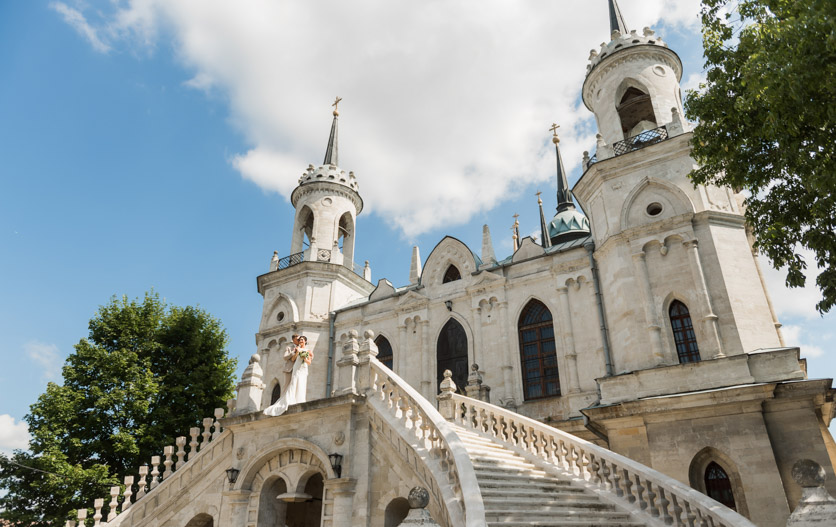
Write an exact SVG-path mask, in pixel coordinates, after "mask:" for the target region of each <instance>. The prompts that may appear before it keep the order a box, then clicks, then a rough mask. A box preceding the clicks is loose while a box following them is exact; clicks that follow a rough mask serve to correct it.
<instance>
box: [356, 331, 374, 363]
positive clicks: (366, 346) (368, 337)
mask: <svg viewBox="0 0 836 527" xmlns="http://www.w3.org/2000/svg"><path fill="white" fill-rule="evenodd" d="M377 353H378V349H377V344H375V343H374V331H372V330H370V329H367V330H366V331H364V332H363V342H362V343H361V344H360V349H359V350H358V351H357V357H358V358H359V359H360V362H361V363H362V362H368V360H369V359H368V357H369V356H371V357H377ZM364 359H365V360H364Z"/></svg>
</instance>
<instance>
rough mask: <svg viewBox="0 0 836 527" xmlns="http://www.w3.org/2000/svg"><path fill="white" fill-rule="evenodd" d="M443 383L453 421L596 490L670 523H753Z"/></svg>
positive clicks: (711, 526) (443, 404) (445, 411)
mask: <svg viewBox="0 0 836 527" xmlns="http://www.w3.org/2000/svg"><path fill="white" fill-rule="evenodd" d="M455 389H456V388H455V385H452V382H451V383H449V384H448V385H445V382H442V390H441V391H442V393H441V395H439V411H440V413H441V414H442V415H443V416H444V417H445V418H446V419H448V420H450V421H452V422H454V423H456V424H458V425H460V426H462V427H464V428H466V429H469V430H473V431H475V432H477V433H479V434H481V435H483V436H486V437H489V438H491V439H492V440H494V441H497V442H499V443H501V444H503V445H505V446H506V447H508V448H509V449H511V450H514V451H516V452H518V453H520V454H521V455H523V456H525V457H527V458H529V459H532V460H533V461H535V462H537V461H539V464H540V465H542V466H543V467H544V469H545V470H547V471H548V469H549V467H553V468H554V469H556V470H554V472H556V473H563V474H565V473H567V472H568V473H569V474H573V475H574V477H576V478H578V479H579V480H581V481H582V482H584V484H586V485H587V486H588V487H589V488H590V489H591V490H593V491H596V492H598V493H601V494H604V495H607V496H609V497H610V498H614V499H615V500H619V501H620V502H621V503H622V505H625V506H627V507H628V508H635V509H636V510H637V512H639V513H640V514H641V515H642V516H645V515H646V516H650V518H651V519H652V520H656V521H660V522H661V523H663V524H665V525H676V526H686V525H687V526H689V527H694V526H699V527H732V526H736V527H754V524H753V523H752V522H750V521H749V520H747V519H746V518H744V517H743V516H741V515H740V514H738V513H736V512H734V511H732V510H731V509H728V508H726V507H724V506H723V505H720V504H719V503H718V502H716V501H714V500H713V499H711V498H709V497H708V496H706V495H705V494H702V493H701V492H698V491H696V490H694V489H692V488H691V487H689V486H687V485H685V484H683V483H681V482H679V481H677V480H675V479H673V478H670V477H668V476H665V475H664V474H662V473H660V472H657V471H655V470H653V469H651V468H649V467H646V466H644V465H642V464H640V463H637V462H635V461H633V460H631V459H628V458H626V457H624V456H621V455H619V454H616V453H615V452H612V451H610V450H607V449H605V448H603V447H600V446H597V445H595V444H593V443H590V442H588V441H585V440H583V439H580V438H579V437H575V436H573V435H570V434H567V433H566V432H563V431H561V430H558V429H556V428H552V427H550V426H547V425H545V424H543V423H540V422H539V421H535V420H533V419H529V418H527V417H524V416H522V415H519V414H516V413H514V412H511V411H508V410H506V409H504V408H500V407H499V406H495V405H492V404H490V403H487V402H484V401H477V400H475V399H471V398H469V397H465V396H462V395H458V394H456V393H454V392H455Z"/></svg>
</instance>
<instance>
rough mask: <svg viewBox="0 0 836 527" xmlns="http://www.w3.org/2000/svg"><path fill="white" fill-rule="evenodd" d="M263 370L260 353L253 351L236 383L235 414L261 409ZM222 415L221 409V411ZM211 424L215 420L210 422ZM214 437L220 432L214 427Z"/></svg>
mask: <svg viewBox="0 0 836 527" xmlns="http://www.w3.org/2000/svg"><path fill="white" fill-rule="evenodd" d="M263 377H264V370H262V369H261V355H259V354H258V353H254V354H253V355H252V356H251V357H250V363H249V364H248V365H247V368H246V369H245V370H244V373H243V374H242V375H241V382H240V383H238V399H237V400H236V403H235V413H236V414H239V415H240V414H248V413H252V412H257V411H259V410H260V409H261V395H262V393H263V392H264V383H263V382H262V378H263ZM221 417H223V410H222V411H221ZM212 424H213V425H214V424H215V422H213V423H212ZM215 428H216V430H215V434H214V435H213V436H212V438H213V439H214V438H215V437H218V435H219V434H220V433H219V432H218V431H217V428H218V427H217V426H216V427H215Z"/></svg>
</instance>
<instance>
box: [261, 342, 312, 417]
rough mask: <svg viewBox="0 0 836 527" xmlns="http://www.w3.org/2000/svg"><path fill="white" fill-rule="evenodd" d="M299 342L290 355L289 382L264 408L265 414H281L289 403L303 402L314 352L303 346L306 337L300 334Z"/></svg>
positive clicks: (305, 343)
mask: <svg viewBox="0 0 836 527" xmlns="http://www.w3.org/2000/svg"><path fill="white" fill-rule="evenodd" d="M299 344H300V345H299V346H297V348H296V350H295V351H294V352H293V355H292V357H291V359H292V360H293V372H292V373H291V374H290V384H288V385H287V390H285V392H284V395H282V396H281V398H280V399H279V400H278V401H276V402H275V403H274V404H273V405H272V406H268V407H267V408H265V409H264V413H265V414H266V415H272V416H276V415H282V414H283V413H285V412H286V411H287V407H288V406H290V405H291V404H298V403H304V402H305V390H306V389H307V387H308V366H309V365H310V363H311V361H312V360H313V356H314V354H313V351H311V350H309V349H306V348H305V346H306V345H307V344H308V339H307V337H305V336H302V335H300V336H299Z"/></svg>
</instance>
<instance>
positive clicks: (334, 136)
mask: <svg viewBox="0 0 836 527" xmlns="http://www.w3.org/2000/svg"><path fill="white" fill-rule="evenodd" d="M341 100H342V98H341V97H339V96H337V98H336V99H334V103H333V104H332V105H331V106H333V107H334V112H333V113H334V120H333V121H332V122H331V135H330V136H329V137H328V147H327V148H326V149H325V160H324V161H323V162H322V164H323V165H334V166H337V165H339V163H340V153H339V141H338V139H339V138H338V130H337V119H338V118H339V116H340V112H339V111H338V110H337V105H339V104H340V101H341Z"/></svg>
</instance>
